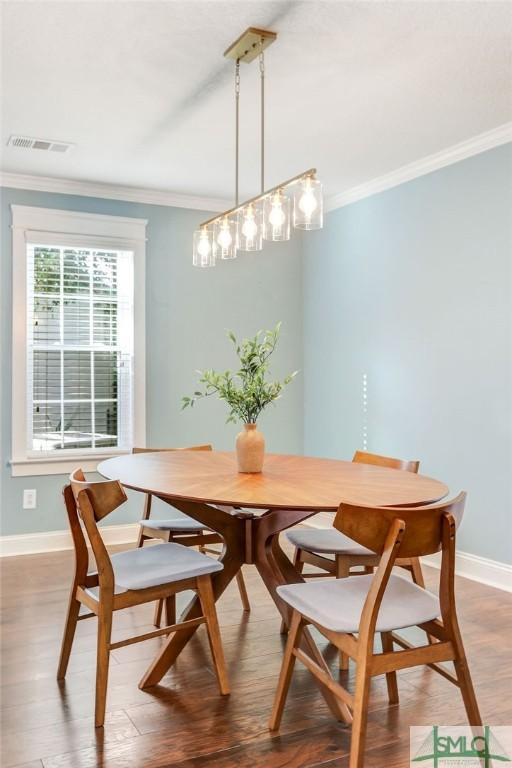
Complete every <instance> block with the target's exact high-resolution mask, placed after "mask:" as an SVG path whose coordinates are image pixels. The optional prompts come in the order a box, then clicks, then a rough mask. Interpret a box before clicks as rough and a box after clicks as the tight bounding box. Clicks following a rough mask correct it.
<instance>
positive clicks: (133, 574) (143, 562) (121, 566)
mask: <svg viewBox="0 0 512 768" xmlns="http://www.w3.org/2000/svg"><path fill="white" fill-rule="evenodd" d="M110 559H111V561H112V567H113V569H114V579H115V584H116V592H118V591H119V590H121V591H122V590H128V589H146V588H147V587H156V586H158V585H159V584H168V583H169V582H174V581H181V580H182V579H191V578H195V577H196V576H204V575H205V574H207V573H214V571H221V570H222V563H220V562H219V561H218V560H215V559H214V558H213V557H208V556H207V555H202V554H201V553H200V552H197V551H196V550H195V549H191V548H190V547H183V546H182V545H181V544H174V543H170V544H158V545H156V546H154V547H140V548H138V549H129V550H127V551H126V552H118V553H117V554H115V555H112V556H111V558H110Z"/></svg>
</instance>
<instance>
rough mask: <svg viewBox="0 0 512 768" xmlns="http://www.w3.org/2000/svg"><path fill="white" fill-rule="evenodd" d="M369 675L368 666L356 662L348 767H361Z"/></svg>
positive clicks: (368, 693) (368, 696) (366, 716)
mask: <svg viewBox="0 0 512 768" xmlns="http://www.w3.org/2000/svg"><path fill="white" fill-rule="evenodd" d="M370 682H371V676H370V674H369V672H368V666H367V664H366V663H365V661H363V662H359V661H358V662H357V672H356V688H355V693H354V708H353V718H354V719H353V721H352V737H351V741H350V760H349V768H363V766H364V746H365V741H366V725H367V720H368V699H369V698H370Z"/></svg>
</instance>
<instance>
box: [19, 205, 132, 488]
mask: <svg viewBox="0 0 512 768" xmlns="http://www.w3.org/2000/svg"><path fill="white" fill-rule="evenodd" d="M11 214H12V259H13V261H12V264H13V269H12V291H13V292H12V458H11V461H10V464H11V474H12V476H13V477H21V476H30V475H54V474H65V473H67V472H71V471H72V470H73V469H74V468H75V467H76V466H77V464H78V463H79V464H80V466H81V467H82V469H84V470H85V471H95V470H96V467H97V464H98V462H99V461H101V460H103V459H105V458H108V457H110V456H120V455H122V454H125V453H128V452H129V450H126V449H120V448H103V449H101V448H97V449H93V450H91V449H86V450H81V449H79V448H77V449H68V451H66V456H58V457H57V456H56V457H53V456H48V455H46V456H44V457H34V456H31V455H30V454H31V453H32V450H31V448H30V447H29V445H28V433H29V432H28V425H29V413H28V398H27V387H28V376H27V373H28V371H27V301H28V296H27V244H29V243H30V242H34V238H36V239H37V237H38V236H39V238H41V237H44V238H45V239H48V238H51V237H54V238H55V244H56V245H59V244H62V243H63V242H64V241H65V242H66V244H68V245H73V244H75V245H78V244H80V245H82V246H86V247H87V246H88V245H89V246H90V245H92V244H93V243H94V245H95V246H96V247H98V246H99V247H105V248H111V249H113V250H124V251H132V252H133V267H134V286H135V289H134V304H133V306H134V362H133V444H134V445H140V446H144V445H145V444H146V364H145V363H146V361H145V357H146V351H145V344H146V335H145V315H146V313H145V258H146V226H147V219H137V218H128V217H124V216H108V215H105V214H95V213H82V212H78V211H66V210H58V209H53V208H38V207H32V206H24V205H11Z"/></svg>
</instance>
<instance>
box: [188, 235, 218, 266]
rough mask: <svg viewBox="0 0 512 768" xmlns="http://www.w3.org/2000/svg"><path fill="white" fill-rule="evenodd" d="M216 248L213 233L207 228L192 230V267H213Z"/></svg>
mask: <svg viewBox="0 0 512 768" xmlns="http://www.w3.org/2000/svg"><path fill="white" fill-rule="evenodd" d="M216 250H217V249H216V245H215V241H214V239H213V233H212V232H211V231H210V230H209V229H198V230H196V232H194V241H193V248H192V263H193V265H194V267H214V266H215V255H216Z"/></svg>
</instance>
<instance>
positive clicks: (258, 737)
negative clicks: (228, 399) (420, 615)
mask: <svg viewBox="0 0 512 768" xmlns="http://www.w3.org/2000/svg"><path fill="white" fill-rule="evenodd" d="M72 557H73V555H72V553H71V552H55V553H51V554H46V555H31V556H24V557H12V558H4V559H3V560H2V561H1V563H0V567H1V570H2V580H1V581H2V612H1V614H2V657H1V675H0V680H1V698H2V752H1V758H0V764H1V765H2V766H3V768H11V767H13V766H16V768H43V767H44V768H94V767H95V766H102V767H104V768H141V767H143V768H164V767H165V766H173V768H174V767H176V768H202V767H203V766H205V767H207V768H284V766H286V768H320V766H321V768H345V766H346V765H347V754H348V747H349V737H350V732H349V730H348V729H347V728H346V727H344V726H342V725H340V724H338V723H336V722H334V721H333V719H332V717H331V715H330V713H329V711H328V709H327V706H326V704H325V702H324V700H323V698H322V697H321V696H320V695H319V693H318V691H317V688H316V686H315V684H314V682H313V680H312V678H311V676H310V675H309V673H308V672H307V671H306V670H305V669H303V668H302V667H301V665H299V664H298V665H297V666H296V672H295V674H294V678H293V682H292V686H291V692H290V697H289V701H288V705H287V707H286V709H285V713H284V717H283V723H282V728H281V731H280V733H279V735H274V736H271V735H270V734H269V731H268V729H267V723H268V719H269V715H270V710H271V705H272V698H273V695H274V691H275V687H276V684H277V676H278V673H279V668H280V664H281V658H282V649H283V644H284V638H283V637H282V636H281V635H280V634H279V626H280V617H279V616H278V613H277V610H276V609H275V607H274V604H273V603H272V601H271V599H270V597H269V596H268V594H267V593H266V591H265V589H264V587H263V585H262V583H261V581H260V579H259V576H258V574H257V573H256V571H255V569H253V568H251V567H250V566H246V567H245V569H244V574H245V576H246V581H247V588H248V591H249V595H250V600H251V606H252V611H251V613H250V614H244V612H243V610H242V607H241V604H240V599H239V596H238V592H237V588H236V584H235V583H233V584H232V585H231V586H230V588H229V589H228V591H227V592H226V593H225V594H224V595H223V597H222V598H221V600H220V602H219V603H218V611H219V620H220V624H221V631H222V638H223V641H224V647H225V654H226V660H227V665H228V671H229V675H230V682H231V688H232V694H231V696H230V697H228V698H221V697H220V696H219V694H218V689H217V684H216V680H215V676H214V672H213V669H212V667H211V657H210V654H209V651H208V645H207V638H206V633H205V630H204V627H201V628H200V629H199V631H198V632H197V635H196V636H195V637H194V638H193V640H192V642H191V643H190V644H189V646H188V647H187V649H186V650H185V651H184V652H183V654H182V655H181V656H180V658H179V660H178V662H177V664H176V667H175V669H174V670H172V671H171V672H170V673H169V674H168V675H167V676H166V677H165V678H164V679H163V680H162V683H161V684H160V685H158V686H156V687H155V688H153V689H152V690H151V691H150V692H142V691H140V690H139V689H138V687H137V684H138V681H139V679H140V677H141V676H142V673H143V672H144V671H145V669H146V667H147V666H148V663H149V660H150V659H151V658H152V657H153V656H154V655H155V652H156V650H157V649H158V648H159V647H160V645H161V644H162V642H163V640H162V639H161V638H157V639H154V640H150V641H148V642H146V643H141V644H140V645H131V646H127V647H125V648H121V649H119V650H116V651H114V652H113V653H112V663H111V670H110V678H109V690H108V697H107V718H106V723H105V727H104V728H103V729H95V728H94V675H95V670H94V663H95V650H96V643H95V633H96V620H95V619H90V620H87V621H82V622H80V623H79V625H78V628H77V636H76V639H75V645H74V647H73V651H72V653H71V660H70V666H69V672H68V676H67V678H66V680H65V682H64V683H58V682H57V681H56V678H55V675H56V669H57V663H58V657H59V645H60V639H61V632H62V627H63V622H64V616H65V611H66V605H67V599H68V589H69V582H70V579H71V572H72ZM425 572H426V578H427V586H428V585H430V586H432V587H433V586H434V584H435V581H436V578H437V571H434V570H431V569H425ZM457 597H458V606H459V618H460V622H461V626H462V631H463V636H464V639H465V643H466V650H467V654H468V658H469V663H470V665H471V670H472V673H473V680H474V684H475V688H476V693H477V697H478V699H479V703H480V708H481V711H482V715H483V717H484V720H485V721H486V722H489V723H491V724H495V725H504V724H509V723H512V700H511V697H510V691H511V690H512V664H511V659H512V648H511V643H512V595H511V594H507V593H505V592H502V591H499V590H495V589H492V588H490V587H485V586H482V585H479V584H476V583H475V582H471V581H467V580H465V579H459V580H458V582H457ZM184 600H185V598H184V596H180V600H179V604H180V605H183V603H184ZM152 614H153V606H151V605H145V606H140V607H137V608H134V609H129V610H125V611H122V612H120V613H119V614H116V615H115V617H114V632H113V641H116V640H119V639H122V638H123V637H124V636H126V635H127V634H129V633H130V632H135V631H136V632H137V633H139V632H144V631H150V630H151V629H152ZM404 634H406V633H404ZM410 637H413V635H412V634H410ZM417 637H418V640H419V641H421V642H423V633H419V634H418V636H417ZM322 648H323V650H324V653H325V656H326V659H327V661H328V662H329V664H330V665H331V667H332V670H333V673H334V674H339V675H340V679H341V680H343V681H345V682H346V681H348V685H349V687H351V686H353V683H354V679H353V669H352V668H351V669H350V670H349V671H348V672H338V671H337V653H336V651H335V649H334V648H332V647H330V646H327V645H325V642H323V643H322ZM398 685H399V692H400V704H399V705H397V706H392V707H390V706H388V703H387V692H386V682H385V677H379V678H377V679H375V680H374V684H373V685H372V690H371V696H370V718H369V727H368V739H367V752H366V766H367V768H383V766H386V768H405V766H408V765H409V762H408V760H409V753H408V748H409V726H410V725H422V724H424V725H428V724H431V723H432V724H433V723H440V724H443V723H446V724H448V723H450V724H456V723H465V717H464V708H463V706H462V701H461V698H460V693H459V691H458V690H457V689H456V688H455V687H454V686H451V685H450V684H449V683H448V682H446V681H445V680H443V679H442V678H441V677H439V676H438V675H436V673H435V672H432V671H430V670H428V669H413V670H406V671H403V672H401V673H398Z"/></svg>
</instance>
